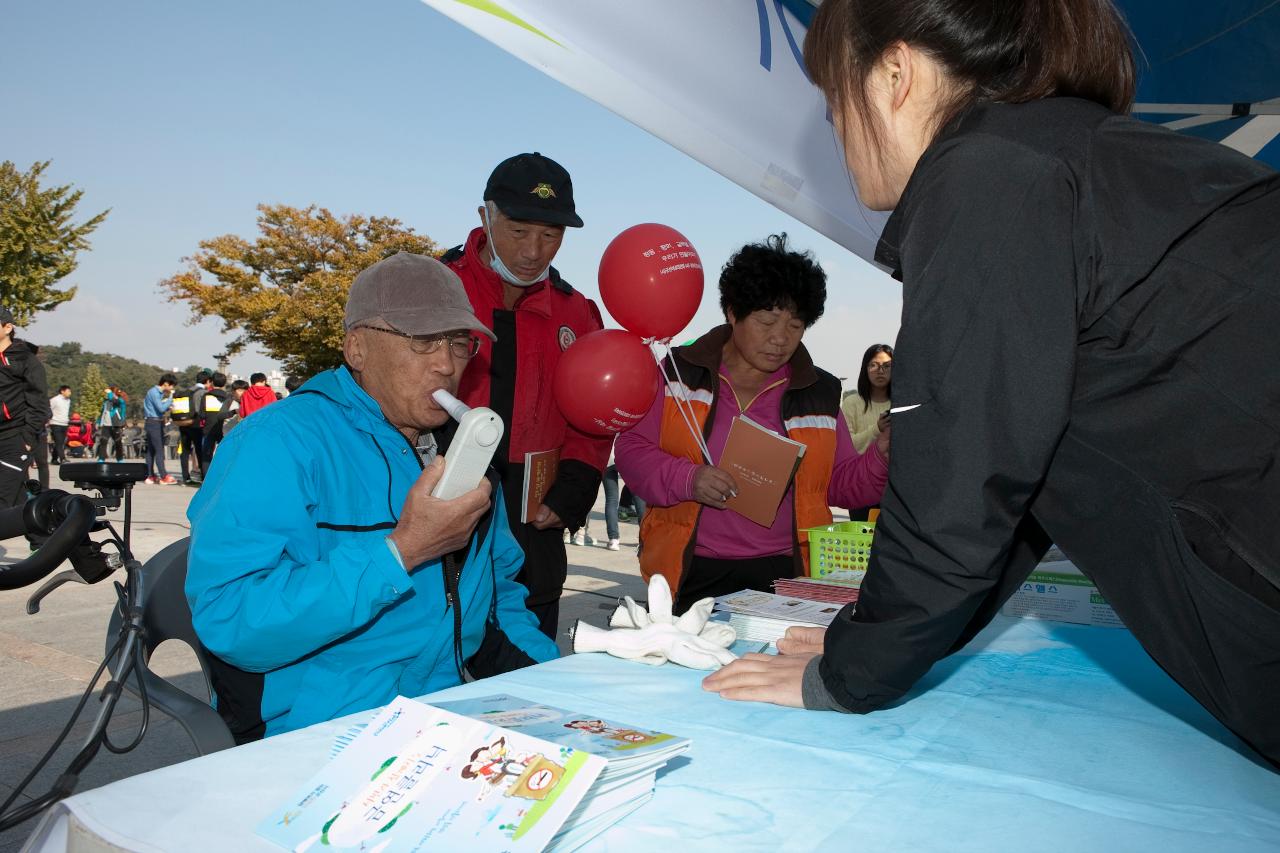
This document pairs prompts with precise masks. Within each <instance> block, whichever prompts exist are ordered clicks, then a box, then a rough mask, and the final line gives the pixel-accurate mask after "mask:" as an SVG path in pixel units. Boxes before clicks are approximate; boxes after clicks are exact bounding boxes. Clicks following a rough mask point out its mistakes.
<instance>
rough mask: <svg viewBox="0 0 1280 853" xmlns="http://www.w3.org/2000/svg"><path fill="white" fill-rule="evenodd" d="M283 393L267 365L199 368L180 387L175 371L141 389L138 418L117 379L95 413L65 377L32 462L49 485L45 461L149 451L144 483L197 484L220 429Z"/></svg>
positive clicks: (136, 456)
mask: <svg viewBox="0 0 1280 853" xmlns="http://www.w3.org/2000/svg"><path fill="white" fill-rule="evenodd" d="M289 384H290V383H288V382H287V383H286V392H287V390H288V385H289ZM293 384H294V387H296V385H297V383H296V382H295V383H293ZM282 396H284V395H282V394H280V393H279V392H277V391H275V390H274V389H273V388H271V386H270V385H268V384H267V375H266V374H265V373H254V374H253V375H252V376H250V377H249V381H247V382H246V381H245V380H243V379H235V380H233V381H231V382H230V383H228V380H227V376H226V375H225V374H223V373H220V372H216V371H209V370H202V371H200V372H199V373H197V374H196V377H195V382H194V383H193V384H192V385H191V386H190V387H182V388H179V387H178V380H177V377H176V376H174V374H172V373H165V374H163V375H161V376H160V378H159V379H158V380H157V381H156V384H155V385H154V386H152V387H151V388H150V389H148V390H147V392H146V394H145V395H144V397H143V402H142V418H140V419H139V418H136V417H134V418H131V417H129V414H128V412H129V403H130V400H129V394H128V393H127V392H126V391H125V390H124V389H122V388H121V387H120V386H119V385H114V384H113V385H109V386H107V387H106V388H105V389H104V397H103V401H102V405H101V407H100V408H99V409H98V411H96V412H94V413H93V414H92V416H86V415H85V414H84V413H81V412H80V411H76V410H75V408H76V407H75V403H74V398H73V389H72V388H71V386H70V385H62V386H60V387H59V388H58V390H57V393H55V394H54V395H53V396H52V397H50V398H49V400H48V420H47V422H46V425H45V428H44V429H42V430H41V431H40V432H39V433H38V434H37V435H36V437H35V441H34V443H33V445H32V449H31V458H30V460H29V465H30V466H31V467H34V468H35V469H36V479H37V480H38V481H39V483H40V486H41V488H47V487H48V485H49V470H48V463H50V462H51V463H52V464H54V465H60V464H62V463H63V462H64V461H66V460H68V459H94V458H96V459H98V460H100V461H107V460H108V459H114V460H115V461H117V462H120V461H123V460H125V459H126V458H130V459H145V460H146V462H147V479H146V480H145V481H144V482H145V483H147V484H158V485H178V484H185V485H190V486H199V485H200V483H201V482H202V480H203V479H204V473H205V471H206V469H207V468H208V465H209V461H210V460H211V459H212V458H213V454H214V452H215V451H216V450H217V447H218V443H219V442H221V441H222V439H223V437H224V436H225V435H226V434H227V433H228V432H229V431H230V430H232V429H233V428H234V427H235V426H236V425H237V424H238V423H240V421H242V420H243V419H244V418H246V417H248V416H249V415H251V414H252V413H253V412H256V411H258V410H259V409H262V408H264V407H266V406H268V405H270V404H271V403H274V402H276V400H278V399H280V398H281V397H282ZM166 459H167V460H169V461H174V460H177V461H178V462H179V465H180V472H181V476H180V477H175V476H173V474H171V473H169V471H168V470H167V468H166V465H165V461H166Z"/></svg>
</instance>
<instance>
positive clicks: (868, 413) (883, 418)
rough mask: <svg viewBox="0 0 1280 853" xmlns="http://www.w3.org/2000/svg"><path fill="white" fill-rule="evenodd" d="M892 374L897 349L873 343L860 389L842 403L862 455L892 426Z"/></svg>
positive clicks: (864, 362)
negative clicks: (890, 421)
mask: <svg viewBox="0 0 1280 853" xmlns="http://www.w3.org/2000/svg"><path fill="white" fill-rule="evenodd" d="M892 371H893V347H891V346H889V345H888V344H872V345H871V346H870V347H868V348H867V351H866V352H865V353H863V354H862V371H861V372H860V373H859V374H858V390H857V391H856V392H854V393H853V394H850V395H849V396H847V397H845V398H844V401H843V402H842V403H841V404H840V411H841V412H843V413H844V421H845V423H846V424H847V425H848V426H849V434H850V435H851V436H852V437H853V447H854V449H855V450H857V451H858V452H859V453H861V452H862V451H864V450H866V449H867V447H868V445H870V444H871V442H873V441H875V440H876V436H878V435H879V434H880V430H882V429H884V428H885V427H886V426H887V425H888V423H889V419H888V412H889V406H890V405H891V404H890V386H891V383H892V376H893V374H892Z"/></svg>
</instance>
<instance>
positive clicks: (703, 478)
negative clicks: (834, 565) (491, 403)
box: [616, 234, 889, 613]
mask: <svg viewBox="0 0 1280 853" xmlns="http://www.w3.org/2000/svg"><path fill="white" fill-rule="evenodd" d="M786 239H787V238H786V235H785V234H782V235H775V236H773V237H770V238H769V239H768V240H766V241H765V242H763V243H753V244H750V245H747V246H744V247H743V248H742V249H740V250H739V251H738V252H737V254H735V255H734V256H733V257H732V258H730V259H729V262H728V263H727V264H726V265H725V267H724V270H723V271H722V272H721V274H720V307H721V309H722V310H723V311H724V315H725V319H726V320H727V321H728V322H727V324H726V325H723V326H718V327H717V328H715V329H712V330H711V331H710V332H708V333H707V334H705V335H703V336H702V337H700V338H698V339H697V340H696V341H694V342H693V343H691V344H689V345H687V346H682V347H677V348H675V349H674V350H672V354H671V357H670V359H669V360H668V362H667V363H665V364H664V370H665V372H666V375H667V376H669V377H672V376H674V375H676V374H678V376H679V381H677V383H676V393H679V394H681V396H682V397H683V398H685V399H688V401H689V409H691V414H692V416H693V420H694V422H695V424H696V426H697V428H698V429H699V430H700V431H701V432H702V435H703V437H704V439H705V441H706V445H707V449H708V451H709V452H710V455H711V458H712V459H716V460H718V459H719V458H720V455H721V452H722V451H723V449H724V445H725V441H726V439H727V438H728V433H729V427H730V425H731V424H732V423H733V420H734V418H736V417H737V416H738V415H746V416H747V417H749V418H750V419H751V420H753V421H755V422H756V423H757V424H760V425H762V426H765V427H768V428H769V429H772V430H774V431H775V432H778V433H780V434H783V435H786V436H787V437H788V438H791V439H792V440H794V441H799V442H801V443H803V444H804V445H805V453H804V456H803V457H802V458H801V461H800V466H799V468H798V469H797V471H796V474H795V477H794V479H793V481H792V483H791V486H790V488H789V489H788V490H787V493H786V495H785V496H784V497H783V499H782V503H781V504H780V505H779V506H778V511H777V515H776V516H775V517H774V520H773V524H772V525H770V526H769V527H767V528H766V527H762V526H760V525H758V524H756V523H755V522H753V521H750V520H748V519H747V518H745V517H744V516H741V515H739V514H737V513H736V512H733V511H732V510H729V509H727V508H726V502H727V501H728V499H729V497H730V496H731V495H732V494H734V493H735V492H736V490H737V484H736V483H735V482H734V479H733V477H732V476H731V475H730V474H729V473H728V472H726V471H724V470H721V469H720V468H716V467H714V466H712V465H708V464H706V460H705V459H704V458H703V455H702V451H701V449H700V447H699V444H698V442H697V440H696V438H695V437H694V435H693V434H692V432H691V429H690V427H689V425H688V423H687V422H686V420H685V418H684V416H682V415H681V412H680V408H678V404H677V402H676V400H675V398H674V397H672V390H671V388H667V389H666V390H665V392H664V393H662V394H659V395H658V397H657V399H655V400H654V403H653V406H652V407H651V408H650V409H649V412H648V413H647V414H646V415H645V417H644V419H643V420H641V421H640V423H639V424H637V425H636V427H635V428H634V429H632V430H631V431H629V432H626V433H623V434H622V435H620V436H618V441H617V449H616V457H617V464H618V473H619V474H621V476H622V479H624V480H626V481H627V483H628V484H629V485H630V486H631V489H632V491H634V492H635V493H636V494H637V495H639V496H640V497H641V498H642V499H643V500H644V501H645V503H646V504H647V505H648V509H647V510H646V512H645V516H644V521H643V523H642V524H641V528H640V571H641V574H643V575H644V578H645V580H646V581H647V580H648V579H649V578H650V577H652V576H653V575H654V574H661V575H663V576H665V577H666V579H667V582H668V583H669V584H670V585H671V589H672V590H673V591H674V593H675V612H676V613H683V612H684V611H685V610H687V609H688V608H689V607H690V606H691V605H692V604H693V603H694V602H695V601H697V600H698V599H700V598H703V597H705V596H709V595H710V596H717V595H726V594H728V593H733V592H737V591H739V590H742V589H759V590H766V591H767V590H769V589H770V584H771V583H772V582H773V581H774V580H777V579H778V578H783V577H795V576H797V575H800V574H803V573H804V568H805V565H806V564H807V562H808V554H807V551H808V540H807V537H806V536H805V534H804V533H803V531H804V530H805V529H806V528H810V527H817V526H820V525H825V524H830V523H831V510H830V509H829V507H830V506H844V507H849V506H854V507H857V506H868V505H871V504H876V503H879V501H880V495H881V493H882V492H883V491H884V485H885V478H886V476H887V474H888V453H889V431H888V430H885V431H884V432H883V433H882V434H881V435H880V437H879V439H877V441H876V443H875V444H874V445H873V446H872V447H869V448H868V449H867V451H866V453H863V454H859V453H858V452H857V451H856V450H854V448H853V442H852V440H851V439H850V437H849V431H848V430H847V429H846V428H845V426H844V420H843V418H842V417H841V414H840V380H838V379H837V378H836V377H834V376H832V375H831V374H830V373H827V372H826V371H825V370H822V369H820V368H818V367H816V366H814V364H813V360H812V359H811V358H810V357H809V353H808V351H807V350H806V349H805V348H804V345H803V344H801V342H800V340H801V338H802V337H803V336H804V332H805V330H806V329H808V328H809V327H810V326H812V325H813V324H814V323H815V322H816V321H817V320H818V318H819V317H821V316H822V310H823V303H824V302H825V301H826V298H827V287H826V280H827V277H826V274H825V273H824V272H823V271H822V267H820V266H818V264H817V263H816V262H815V261H814V260H813V258H812V256H811V255H809V254H808V253H801V252H795V251H792V250H790V249H789V248H788V247H787V242H786ZM672 360H674V364H672V363H671V361H672ZM681 386H683V387H681ZM686 413H689V411H688V410H686Z"/></svg>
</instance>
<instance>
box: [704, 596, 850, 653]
mask: <svg viewBox="0 0 1280 853" xmlns="http://www.w3.org/2000/svg"><path fill="white" fill-rule="evenodd" d="M841 607H842V605H840V604H838V603H829V602H823V601H806V600H805V599H802V598H792V597H790V596H785V595H774V594H773V593H771V592H758V591H756V590H751V589H747V590H743V591H742V592H735V593H733V594H732V595H722V596H720V597H719V598H717V599H716V605H715V611H716V612H717V613H727V614H728V615H729V624H730V625H732V626H733V627H734V629H735V630H737V632H738V638H739V639H740V640H760V641H764V642H776V641H777V640H778V639H780V638H781V637H782V636H783V635H784V634H786V633H787V629H788V628H790V627H792V626H793V625H798V626H802V627H818V628H825V627H827V626H828V625H830V624H831V620H832V619H834V618H835V617H836V614H837V613H839V612H840V610H841Z"/></svg>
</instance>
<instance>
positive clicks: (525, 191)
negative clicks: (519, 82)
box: [441, 152, 612, 639]
mask: <svg viewBox="0 0 1280 853" xmlns="http://www.w3.org/2000/svg"><path fill="white" fill-rule="evenodd" d="M478 212H479V214H480V227H479V228H476V229H475V230H474V231H472V232H471V234H470V236H468V238H467V242H466V243H465V244H464V245H462V246H457V247H455V248H453V249H450V250H449V251H448V252H446V253H445V256H444V257H443V258H442V259H441V260H443V261H444V262H445V263H446V264H448V265H449V266H450V267H451V268H452V269H453V271H454V272H456V273H457V274H458V276H459V277H460V278H461V279H462V283H463V286H464V287H465V288H466V291H467V297H468V298H469V299H470V300H471V306H472V308H473V309H474V310H475V313H476V316H477V317H479V318H480V321H481V322H483V323H485V324H487V325H488V327H489V329H490V330H491V331H493V333H494V334H495V335H496V336H497V341H496V342H490V341H489V340H488V339H487V338H482V339H481V342H480V353H479V354H478V355H477V356H476V357H475V358H474V359H473V360H472V362H471V366H470V367H469V368H468V370H467V372H466V374H465V375H464V376H463V379H462V384H461V385H460V386H459V388H458V397H459V398H460V399H461V400H462V401H463V402H464V403H466V404H467V405H469V406H488V407H489V408H491V409H493V410H494V411H495V412H497V413H498V415H499V416H500V417H501V418H502V420H503V422H504V423H505V424H506V427H507V428H506V431H505V433H504V434H503V437H502V444H501V446H500V447H499V448H498V451H497V453H496V454H495V455H494V461H493V464H494V467H495V468H496V469H497V471H498V473H499V474H500V475H501V477H502V489H503V494H504V496H505V499H506V502H507V515H508V517H509V518H510V520H511V529H512V533H513V534H514V535H515V538H516V541H517V542H519V543H520V547H522V548H523V549H524V553H525V565H524V569H522V570H521V573H520V575H519V576H518V577H517V578H516V579H517V580H518V581H519V582H520V583H522V584H524V585H525V586H526V587H527V588H528V590H529V599H528V607H529V609H530V610H531V611H533V613H534V614H535V615H536V616H537V617H538V622H539V627H540V628H541V629H542V631H543V633H545V634H546V635H547V636H549V637H551V638H552V639H554V638H555V635H556V622H557V619H558V617H559V613H560V592H561V590H562V589H563V587H564V579H565V574H566V570H567V560H566V558H565V550H564V542H563V540H562V538H561V535H562V531H563V529H564V527H565V526H566V525H568V526H571V527H580V526H581V525H582V524H583V522H584V521H585V519H586V517H587V513H588V512H590V511H591V507H592V505H593V504H594V503H595V499H596V492H597V491H598V490H599V488H600V474H601V471H603V469H604V466H605V463H606V462H607V461H608V458H609V448H610V445H611V443H612V441H611V439H609V438H597V437H595V436H590V435H587V434H585V433H582V432H579V431H578V430H577V429H575V428H574V427H573V426H571V425H569V424H568V423H566V422H565V419H564V416H563V415H562V414H561V413H560V410H559V409H558V408H557V407H556V404H555V399H554V396H553V394H552V387H551V383H552V379H553V377H554V376H555V372H556V363H557V362H558V361H559V359H560V354H561V353H562V352H564V351H565V350H566V349H568V347H569V346H570V345H571V344H572V343H573V342H574V341H575V340H577V339H578V338H579V337H581V336H582V335H585V334H588V333H590V332H594V331H596V330H597V329H600V328H601V327H602V326H603V323H602V322H601V320H600V310H599V309H598V308H597V307H596V305H595V303H594V302H592V301H591V300H589V299H587V298H586V297H585V296H583V295H582V294H581V293H578V292H577V291H576V290H574V289H573V288H572V287H570V286H569V284H568V282H566V281H564V280H563V279H562V278H560V274H559V273H558V272H556V270H555V268H553V267H552V266H551V261H552V259H553V258H555V256H556V252H557V251H559V249H560V242H561V240H562V239H563V238H564V230H565V228H566V227H569V228H581V227H582V220H581V219H580V218H578V214H577V211H576V210H575V209H574V205H573V183H572V181H571V180H570V179H569V173H568V172H566V171H565V170H564V168H563V167H561V166H560V164H559V163H556V162H555V161H554V160H551V159H550V158H547V157H543V156H542V155H541V154H538V153H536V152H535V153H533V154H518V155H516V156H515V157H511V158H509V159H507V160H504V161H503V162H501V163H499V164H498V167H497V168H496V169H494V170H493V174H492V175H490V176H489V182H488V184H487V185H486V186H485V190H484V204H483V205H482V206H481V207H480V208H479V211H478ZM546 450H559V452H560V461H559V464H558V466H557V469H556V477H555V481H554V482H553V483H552V485H551V488H550V490H549V491H548V492H547V494H546V496H545V497H544V498H543V500H542V504H541V505H539V506H537V507H530V508H529V516H530V520H529V522H528V523H523V522H522V521H521V518H520V504H521V496H522V495H523V493H524V471H525V464H524V463H525V454H526V453H537V452H540V451H546Z"/></svg>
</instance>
